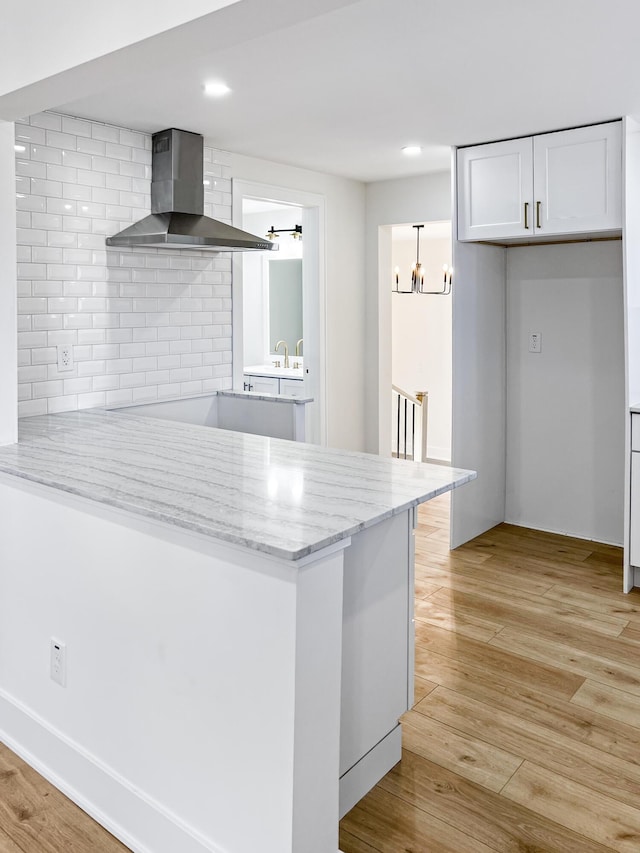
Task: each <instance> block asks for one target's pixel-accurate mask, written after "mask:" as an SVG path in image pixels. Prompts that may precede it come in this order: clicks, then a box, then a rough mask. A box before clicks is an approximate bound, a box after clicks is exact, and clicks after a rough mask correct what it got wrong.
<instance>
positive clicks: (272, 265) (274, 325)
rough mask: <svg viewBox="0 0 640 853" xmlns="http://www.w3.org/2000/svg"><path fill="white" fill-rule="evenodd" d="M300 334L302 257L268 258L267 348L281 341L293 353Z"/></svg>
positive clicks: (301, 333) (271, 347)
mask: <svg viewBox="0 0 640 853" xmlns="http://www.w3.org/2000/svg"><path fill="white" fill-rule="evenodd" d="M302 337H303V332H302V259H301V258H290V259H289V258H282V259H280V258H277V259H276V258H274V259H269V349H270V350H271V351H273V348H274V346H275V344H276V341H280V340H284V341H286V342H287V343H288V345H289V349H290V351H291V353H292V354H293V351H294V348H295V345H296V341H298V340H299V339H300V338H302Z"/></svg>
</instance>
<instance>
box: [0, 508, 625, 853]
mask: <svg viewBox="0 0 640 853" xmlns="http://www.w3.org/2000/svg"><path fill="white" fill-rule="evenodd" d="M448 507H449V504H448V496H443V497H441V498H437V499H436V500H434V501H431V502H430V503H428V504H426V505H425V506H424V507H423V508H421V511H420V524H419V528H418V531H417V542H416V546H417V547H416V553H417V558H416V620H417V621H416V626H417V628H416V690H415V694H416V695H415V702H416V704H415V706H414V708H413V709H412V710H411V711H410V712H409V713H408V714H406V715H405V718H404V720H403V742H404V753H403V759H402V762H401V763H400V764H399V765H397V766H396V767H395V768H394V769H393V770H392V771H391V772H390V773H389V774H387V776H385V778H384V779H383V780H382V781H381V782H380V784H379V785H377V786H376V787H375V788H374V789H373V791H371V792H370V793H369V794H368V795H367V796H366V797H365V798H364V799H363V800H362V801H361V802H360V803H359V804H358V805H357V806H356V807H355V808H354V809H353V810H352V811H351V812H350V813H349V814H348V815H346V817H345V818H344V820H343V821H342V823H341V827H340V847H341V850H342V851H344V853H492V851H497V853H606V851H623V853H631V851H633V853H639V851H640V592H634V593H632V594H631V595H629V596H624V595H622V593H621V592H620V588H621V565H620V564H621V554H620V551H619V550H618V549H616V548H611V547H608V546H604V545H597V544H594V543H589V542H584V541H582V540H578V539H569V538H566V537H561V536H554V535H552V534H546V533H538V532H535V531H531V530H523V529H519V528H515V527H512V526H509V525H500V526H499V527H497V528H494V529H493V530H491V531H489V532H488V533H486V534H484V535H483V536H481V537H479V538H478V539H476V540H474V541H473V542H471V543H468V544H467V545H465V546H463V547H462V548H459V549H457V550H456V551H455V552H453V553H450V552H449V550H448V544H447V542H448V525H449V508H448ZM61 851H65V853H88V851H91V853H126V848H125V847H124V846H123V845H122V844H120V843H119V842H118V841H117V840H116V839H115V838H113V837H112V836H111V835H109V833H107V832H106V831H105V830H104V829H102V828H101V827H100V826H98V825H97V824H96V823H94V822H93V821H92V820H91V819H90V818H89V817H88V816H87V815H86V814H84V812H82V811H81V810H80V809H79V808H77V807H76V806H75V805H73V803H71V802H70V801H69V800H67V799H66V798H65V797H64V796H63V795H62V794H60V793H59V792H58V791H57V790H56V789H55V788H53V787H52V786H50V785H49V784H48V783H47V782H46V781H45V780H43V779H42V778H41V777H40V776H38V774H37V773H35V772H34V771H33V770H32V769H31V768H29V767H28V766H27V765H26V764H24V763H23V762H22V761H20V759H19V758H17V757H16V756H15V755H13V753H11V752H10V751H9V750H8V749H6V747H3V746H2V745H0V853H61ZM256 853H257V851H256Z"/></svg>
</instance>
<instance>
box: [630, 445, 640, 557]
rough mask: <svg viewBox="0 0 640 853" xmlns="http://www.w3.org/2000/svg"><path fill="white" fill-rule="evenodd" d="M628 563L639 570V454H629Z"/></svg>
mask: <svg viewBox="0 0 640 853" xmlns="http://www.w3.org/2000/svg"><path fill="white" fill-rule="evenodd" d="M630 535H631V541H630V543H629V544H630V548H629V562H630V563H631V565H632V566H638V568H640V453H637V452H635V453H632V454H631V524H630Z"/></svg>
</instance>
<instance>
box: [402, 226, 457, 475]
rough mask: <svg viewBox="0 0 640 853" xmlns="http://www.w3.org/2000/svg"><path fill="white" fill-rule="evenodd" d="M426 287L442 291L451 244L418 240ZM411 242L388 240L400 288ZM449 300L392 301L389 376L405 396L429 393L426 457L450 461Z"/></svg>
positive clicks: (407, 275)
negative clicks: (390, 367) (398, 269)
mask: <svg viewBox="0 0 640 853" xmlns="http://www.w3.org/2000/svg"><path fill="white" fill-rule="evenodd" d="M420 257H421V260H422V263H423V268H424V270H425V282H426V286H427V287H429V288H431V289H434V290H435V289H437V288H438V287H440V286H441V285H442V265H443V264H445V263H446V264H449V265H450V264H451V239H450V238H449V239H424V238H421V240H420ZM415 259H416V244H415V240H414V239H411V240H397V239H394V240H393V244H392V266H393V268H394V269H395V267H396V266H398V267H400V273H399V275H400V286H401V287H402V286H404V287H407V286H408V284H407V282H409V283H410V280H411V266H412V264H413V263H415ZM451 302H452V300H451V296H450V295H446V296H435V295H434V296H424V295H421V294H394V295H393V296H392V300H391V305H392V320H393V325H392V370H391V379H392V382H393V384H394V385H397V386H398V387H400V388H403V389H404V390H405V391H408V392H409V393H410V394H415V393H416V391H428V392H429V403H428V405H429V423H428V433H427V440H428V445H427V453H428V455H429V457H430V458H434V459H443V460H449V459H450V458H451Z"/></svg>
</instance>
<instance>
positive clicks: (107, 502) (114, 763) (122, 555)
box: [0, 410, 475, 853]
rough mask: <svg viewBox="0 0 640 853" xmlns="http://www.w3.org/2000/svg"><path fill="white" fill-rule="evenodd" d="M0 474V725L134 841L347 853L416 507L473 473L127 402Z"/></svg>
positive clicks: (382, 713) (163, 848) (381, 761)
mask: <svg viewBox="0 0 640 853" xmlns="http://www.w3.org/2000/svg"><path fill="white" fill-rule="evenodd" d="M0 472H2V473H0V537H1V539H0V541H1V542H2V560H1V561H0V589H1V590H2V595H1V596H0V739H2V740H4V741H5V742H6V743H7V744H8V745H9V746H10V747H11V748H13V749H14V750H15V751H16V752H18V753H19V754H21V755H22V756H23V757H24V758H26V760H27V761H28V762H29V763H31V764H32V765H33V766H34V767H36V769H38V770H39V771H40V772H41V773H43V775H45V776H47V777H48V778H49V779H51V780H52V781H53V782H54V783H55V784H56V785H57V786H58V787H60V788H61V789H62V790H63V791H64V792H65V793H67V794H68V795H69V796H71V798H72V799H74V800H75V801H76V802H78V803H79V804H80V805H81V806H82V807H83V808H84V809H85V810H86V811H87V812H89V814H91V815H92V816H94V817H95V818H96V819H97V820H99V821H100V822H101V823H102V824H103V825H105V826H106V827H107V828H108V829H109V830H110V831H111V832H113V833H114V834H115V835H117V836H118V837H119V838H121V839H122V840H123V841H124V843H125V844H127V845H128V846H129V847H131V848H132V849H133V850H134V851H150V852H151V853H175V851H176V850H180V851H181V853H204V851H215V853H255V852H256V851H258V850H260V851H261V853H335V851H337V848H338V840H337V831H338V818H339V815H341V814H342V813H344V812H345V811H346V810H348V809H349V808H350V807H351V806H352V805H353V804H354V803H355V802H356V801H357V800H358V799H359V798H360V797H361V796H363V794H364V793H365V792H366V790H368V788H369V787H371V785H372V784H374V783H375V782H376V781H377V779H378V778H380V777H381V776H382V775H383V774H384V773H385V772H386V771H387V770H388V769H389V768H390V767H391V766H392V765H393V764H394V763H396V761H397V760H399V757H400V727H399V725H398V718H399V716H400V715H401V714H402V713H403V711H404V710H406V708H407V707H408V705H409V704H410V702H411V700H410V695H411V693H412V670H413V613H412V598H413V537H412V533H413V527H414V524H415V512H416V507H417V505H418V504H419V503H421V502H423V501H426V500H429V499H430V498H432V497H435V496H436V495H438V494H441V493H443V492H445V491H448V490H450V489H452V488H455V487H456V486H459V485H462V484H463V483H466V482H468V481H469V480H471V479H473V478H474V477H475V474H474V473H473V472H470V471H463V470H456V469H451V468H446V467H442V466H432V465H418V464H413V463H407V462H403V461H398V460H391V459H382V458H379V457H375V456H369V455H366V454H361V453H352V452H347V451H339V450H331V449H327V448H322V447H316V446H313V445H306V444H301V443H295V442H289V441H282V440H279V439H273V438H267V437H264V436H259V435H248V434H244V433H237V432H231V431H225V430H218V429H211V428H206V427H201V426H193V425H188V424H182V423H176V422H173V421H165V420H157V419H155V418H151V417H145V416H142V415H140V414H137V413H136V414H130V413H127V412H126V410H120V411H118V412H107V411H92V412H70V413H65V414H59V415H51V416H42V417H35V418H30V419H25V420H23V421H22V424H21V437H20V442H19V443H18V444H17V445H13V446H9V447H4V448H0ZM52 641H53V642H55V643H56V644H57V645H58V646H60V647H62V649H63V652H64V656H65V669H64V671H63V673H62V679H61V680H62V681H63V682H64V686H63V685H61V684H59V683H56V682H55V681H54V680H52V679H51V678H50V661H49V653H50V645H51V643H52Z"/></svg>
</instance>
